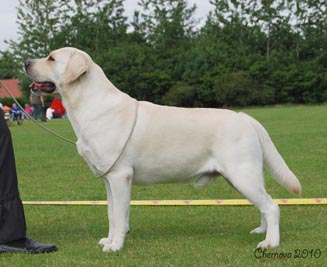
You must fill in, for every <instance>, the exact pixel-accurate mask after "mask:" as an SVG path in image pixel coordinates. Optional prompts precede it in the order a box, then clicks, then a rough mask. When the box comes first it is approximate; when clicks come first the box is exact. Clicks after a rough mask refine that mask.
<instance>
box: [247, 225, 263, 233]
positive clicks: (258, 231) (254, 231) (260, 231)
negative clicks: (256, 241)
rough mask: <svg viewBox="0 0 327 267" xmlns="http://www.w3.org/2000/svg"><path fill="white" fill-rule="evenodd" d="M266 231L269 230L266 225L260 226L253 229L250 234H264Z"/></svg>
mask: <svg viewBox="0 0 327 267" xmlns="http://www.w3.org/2000/svg"><path fill="white" fill-rule="evenodd" d="M265 232H267V229H266V228H264V227H261V226H259V227H257V228H255V229H253V230H252V231H251V232H250V234H264V233H265Z"/></svg>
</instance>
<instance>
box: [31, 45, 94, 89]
mask: <svg viewBox="0 0 327 267" xmlns="http://www.w3.org/2000/svg"><path fill="white" fill-rule="evenodd" d="M91 62H92V60H91V58H90V56H89V55H87V54H86V53H85V52H83V51H81V50H78V49H76V48H71V47H65V48H61V49H58V50H55V51H52V52H51V53H50V54H49V55H48V56H47V57H45V58H40V59H32V60H28V61H26V62H25V72H26V74H27V76H29V77H30V78H31V79H32V80H33V81H34V82H33V83H32V84H31V85H30V87H31V89H32V90H33V91H34V92H36V93H39V94H40V93H41V94H52V93H59V94H61V93H62V88H64V87H65V86H66V85H70V84H72V83H74V82H76V81H77V80H79V79H81V78H82V77H83V76H84V75H86V74H87V72H88V70H89V68H90V65H91Z"/></svg>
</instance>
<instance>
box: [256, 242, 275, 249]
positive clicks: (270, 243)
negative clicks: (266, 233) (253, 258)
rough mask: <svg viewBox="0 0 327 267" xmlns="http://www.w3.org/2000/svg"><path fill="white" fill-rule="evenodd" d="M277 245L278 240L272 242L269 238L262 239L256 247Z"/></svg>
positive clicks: (273, 246)
mask: <svg viewBox="0 0 327 267" xmlns="http://www.w3.org/2000/svg"><path fill="white" fill-rule="evenodd" d="M278 246H279V242H272V241H269V240H263V241H261V242H260V243H259V244H258V246H257V248H275V247H278Z"/></svg>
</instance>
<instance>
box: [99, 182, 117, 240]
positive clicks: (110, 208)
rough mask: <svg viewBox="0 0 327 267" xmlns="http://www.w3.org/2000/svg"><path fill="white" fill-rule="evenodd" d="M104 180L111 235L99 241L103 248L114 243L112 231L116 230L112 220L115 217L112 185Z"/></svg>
mask: <svg viewBox="0 0 327 267" xmlns="http://www.w3.org/2000/svg"><path fill="white" fill-rule="evenodd" d="M103 180H104V183H105V186H106V190H107V201H108V222H109V233H108V237H104V238H101V240H100V241H99V243H98V244H99V245H102V246H105V245H107V244H111V243H112V235H113V231H112V229H113V228H114V226H113V220H112V216H113V199H112V193H111V188H110V183H109V181H108V180H107V178H104V179H103Z"/></svg>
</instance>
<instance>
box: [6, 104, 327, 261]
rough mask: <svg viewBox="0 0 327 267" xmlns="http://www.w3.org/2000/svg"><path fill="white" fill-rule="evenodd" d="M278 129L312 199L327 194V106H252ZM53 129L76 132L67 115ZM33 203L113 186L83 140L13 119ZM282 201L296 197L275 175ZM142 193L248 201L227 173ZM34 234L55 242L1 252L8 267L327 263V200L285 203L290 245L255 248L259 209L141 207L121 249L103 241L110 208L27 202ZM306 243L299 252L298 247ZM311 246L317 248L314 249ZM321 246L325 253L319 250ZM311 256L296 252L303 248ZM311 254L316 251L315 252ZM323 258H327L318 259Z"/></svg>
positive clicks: (100, 195) (24, 188)
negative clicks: (34, 249) (34, 250)
mask: <svg viewBox="0 0 327 267" xmlns="http://www.w3.org/2000/svg"><path fill="white" fill-rule="evenodd" d="M242 111H244V112H247V113H248V114H250V115H252V116H254V117H255V118H256V119H258V120H259V121H260V122H261V123H262V124H263V125H264V126H265V127H266V129H267V130H268V131H269V133H270V135H271V137H272V139H273V141H274V143H275V144H276V146H277V147H278V149H279V151H280V153H281V154H282V156H283V157H284V159H285V160H286V162H287V163H288V165H289V166H290V168H291V169H292V170H293V171H294V172H295V173H296V175H297V176H298V177H299V179H300V181H301V184H302V187H303V197H305V198H311V197H325V198H326V197H327V136H326V135H327V123H326V120H327V106H280V107H267V108H252V109H246V110H242ZM46 126H47V127H49V128H51V129H54V130H56V131H57V132H59V133H61V134H62V135H64V136H66V137H68V138H70V139H75V136H74V134H73V132H72V129H71V127H70V124H69V122H68V121H67V120H52V121H49V122H47V123H46ZM11 132H12V135H13V139H14V144H15V154H16V164H17V170H18V174H19V184H20V192H21V198H22V199H23V200H104V199H105V198H106V193H105V188H104V184H103V181H102V180H101V179H96V178H94V177H93V174H92V173H91V171H90V170H89V169H88V167H87V166H86V163H84V161H83V159H82V158H81V157H80V156H79V155H78V154H77V152H76V149H75V147H74V146H73V145H70V144H68V143H64V142H63V141H61V140H59V139H57V138H55V137H53V136H51V135H49V134H48V133H45V132H44V131H42V130H41V129H40V128H38V127H37V126H35V125H34V124H33V123H32V122H29V121H25V122H24V125H23V126H21V127H19V126H12V127H11ZM266 187H267V190H268V192H269V193H270V194H271V195H272V197H273V198H291V197H294V196H292V195H291V194H290V193H288V192H286V191H285V190H284V189H283V188H282V187H280V186H279V185H278V184H277V183H276V182H274V181H273V180H272V179H271V178H270V177H269V175H268V174H267V175H266ZM132 198H133V199H134V200H141V199H149V200H150V199H217V198H220V199H231V198H242V196H240V195H239V194H238V193H237V192H235V191H234V190H233V189H232V188H231V187H230V186H229V185H228V184H227V183H226V182H225V181H224V179H218V180H217V181H216V182H215V183H214V184H213V185H211V186H209V187H206V188H204V189H201V190H197V189H195V188H194V187H193V185H192V184H187V185H185V184H184V185H164V186H163V185H158V186H151V187H134V188H133V195H132ZM25 213H26V219H27V224H28V235H29V236H31V237H33V238H35V239H37V240H39V241H42V242H53V243H55V244H56V245H57V246H58V248H59V250H58V252H56V253H52V254H46V255H35V256H31V255H22V254H17V255H13V254H1V255H0V266H1V267H2V266H8V267H9V266H24V267H29V266H35V267H39V266H40V267H42V266H56V267H65V266H67V267H70V266H72V267H73V266H78V267H81V266H87V267H90V266H164V267H166V266H198V267H200V266H206V267H207V266H233V267H235V266H310V267H311V266H326V260H327V206H283V207H281V242H282V243H281V246H280V247H279V248H277V249H271V250H269V251H267V252H266V253H270V252H272V253H284V254H287V255H288V256H291V258H285V257H279V258H276V256H274V257H275V258H267V257H268V255H267V254H266V257H265V256H264V255H263V254H256V256H257V257H261V258H257V257H256V256H255V255H254V250H255V247H256V245H257V244H258V242H259V241H261V240H262V239H263V238H264V236H263V235H259V236H257V235H250V234H249V232H250V230H252V229H253V228H255V227H257V226H258V224H259V218H260V217H259V216H260V215H259V212H258V211H257V210H256V209H255V208H253V207H217V206H214V207H212V206H210V207H135V206H134V207H132V208H131V221H130V225H131V233H130V234H129V236H128V237H127V238H126V242H125V248H124V249H123V250H122V251H121V252H118V253H111V254H107V253H103V252H102V251H101V248H100V247H98V246H97V245H96V244H97V242H98V240H99V239H100V238H102V237H104V236H106V235H107V231H108V226H107V209H106V207H105V206H87V207H85V206H84V207H81V206H66V207H62V206H60V207H59V206H28V205H26V206H25ZM297 250H299V251H297ZM306 250H308V251H306ZM319 250H320V251H321V255H320V256H319V254H318V253H319ZM299 252H301V253H302V258H294V257H295V256H296V254H297V253H299ZM307 252H309V253H308V254H306V253H307ZM318 256H319V257H318Z"/></svg>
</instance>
